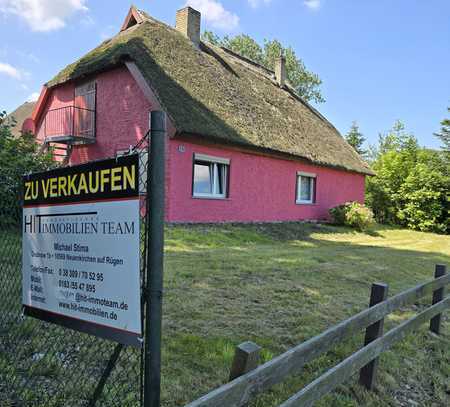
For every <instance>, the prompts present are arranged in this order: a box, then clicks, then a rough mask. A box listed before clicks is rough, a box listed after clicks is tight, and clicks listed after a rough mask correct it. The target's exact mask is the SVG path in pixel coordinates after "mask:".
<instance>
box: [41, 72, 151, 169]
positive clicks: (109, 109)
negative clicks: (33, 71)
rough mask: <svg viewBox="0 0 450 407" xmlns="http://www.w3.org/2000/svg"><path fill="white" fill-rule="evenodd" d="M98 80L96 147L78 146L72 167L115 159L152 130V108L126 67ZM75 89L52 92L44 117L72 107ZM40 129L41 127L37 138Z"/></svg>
mask: <svg viewBox="0 0 450 407" xmlns="http://www.w3.org/2000/svg"><path fill="white" fill-rule="evenodd" d="M95 79H96V82H97V107H96V143H95V144H92V145H89V146H76V147H75V148H74V150H73V152H72V155H71V159H70V163H71V164H77V163H80V162H85V161H88V160H96V159H100V158H106V157H112V156H114V155H115V154H116V152H117V151H119V150H126V149H128V148H129V146H130V145H133V146H134V145H135V144H136V143H137V141H138V140H140V139H141V138H142V137H143V136H144V135H145V133H146V132H147V130H148V127H149V125H148V121H149V119H148V114H149V113H148V112H149V111H150V110H151V109H152V106H151V105H150V103H149V102H148V101H147V99H146V98H145V96H144V94H143V93H142V92H141V90H140V89H139V87H138V85H137V83H136V82H135V80H134V79H133V77H132V76H131V75H130V73H129V72H128V70H127V68H126V67H120V68H117V69H113V70H111V71H108V72H105V73H101V74H99V75H97V76H96V77H95ZM74 89H75V87H74V84H73V83H70V82H69V83H66V84H64V85H62V86H59V87H57V88H55V89H52V90H51V93H50V96H49V99H48V101H47V103H46V107H45V110H44V115H45V112H46V111H48V110H49V109H57V108H60V107H65V106H72V105H73V103H74ZM44 115H43V116H44ZM43 116H42V117H43ZM39 126H40V123H39V125H38V127H37V134H39Z"/></svg>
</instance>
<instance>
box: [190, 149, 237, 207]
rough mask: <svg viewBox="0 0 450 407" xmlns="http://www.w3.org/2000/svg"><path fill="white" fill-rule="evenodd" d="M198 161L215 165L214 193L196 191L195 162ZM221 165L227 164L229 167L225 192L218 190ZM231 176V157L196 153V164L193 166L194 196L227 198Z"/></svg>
mask: <svg viewBox="0 0 450 407" xmlns="http://www.w3.org/2000/svg"><path fill="white" fill-rule="evenodd" d="M197 161H202V162H207V163H211V164H213V165H214V167H213V168H214V169H213V171H214V174H213V183H212V189H213V191H212V193H206V192H195V185H194V182H195V163H196V162H197ZM219 165H225V166H226V167H227V170H226V176H225V180H223V181H224V182H223V187H224V192H223V193H222V194H221V193H219V192H217V191H218V188H219V168H218V166H219ZM229 176H230V159H228V158H222V157H215V156H211V155H206V154H198V153H195V154H194V165H193V166H192V196H193V197H194V198H207V199H226V198H227V196H228V185H229V182H228V181H229Z"/></svg>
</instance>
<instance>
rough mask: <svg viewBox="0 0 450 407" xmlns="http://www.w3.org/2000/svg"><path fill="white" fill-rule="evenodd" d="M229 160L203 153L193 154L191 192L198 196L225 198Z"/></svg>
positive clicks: (226, 194)
mask: <svg viewBox="0 0 450 407" xmlns="http://www.w3.org/2000/svg"><path fill="white" fill-rule="evenodd" d="M229 167H230V160H228V159H226V158H219V157H212V156H208V155H204V154H195V155H194V173H193V181H192V194H193V196H194V197H200V198H218V199H220V198H226V197H227V196H228V174H229Z"/></svg>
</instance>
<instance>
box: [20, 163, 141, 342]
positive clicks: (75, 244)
mask: <svg viewBox="0 0 450 407" xmlns="http://www.w3.org/2000/svg"><path fill="white" fill-rule="evenodd" d="M23 188H24V204H23V262H22V273H23V281H22V289H23V291H22V292H23V306H24V312H25V314H26V315H29V316H33V317H36V318H40V319H43V320H45V321H48V322H53V323H57V324H60V325H63V326H65V327H68V328H72V329H76V330H79V331H82V332H87V333H90V334H93V335H97V336H101V337H104V338H108V339H112V340H115V341H117V342H120V343H123V344H127V345H133V346H141V343H142V341H141V336H142V335H141V334H142V332H141V300H140V273H139V257H140V256H139V251H140V249H139V234H140V233H139V232H140V231H139V158H138V156H137V155H130V156H124V157H120V158H117V159H111V160H103V161H97V162H93V163H88V164H84V165H79V166H74V167H67V168H60V169H55V170H52V171H48V172H44V173H36V174H30V175H29V176H25V177H24V179H23Z"/></svg>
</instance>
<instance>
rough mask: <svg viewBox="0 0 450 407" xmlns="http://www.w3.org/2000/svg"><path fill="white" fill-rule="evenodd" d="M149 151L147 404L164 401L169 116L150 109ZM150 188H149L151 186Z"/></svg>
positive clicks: (145, 387) (145, 400)
mask: <svg viewBox="0 0 450 407" xmlns="http://www.w3.org/2000/svg"><path fill="white" fill-rule="evenodd" d="M150 122H151V126H150V132H151V133H150V143H151V144H150V152H149V161H148V165H150V166H151V171H150V173H149V177H148V178H147V199H148V200H149V205H147V208H148V209H149V210H150V213H147V214H146V216H148V217H149V222H150V223H149V224H150V228H149V229H150V231H149V233H150V235H149V237H148V243H147V244H148V247H147V286H146V293H147V296H148V297H147V303H146V307H145V343H144V357H145V371H144V406H145V407H159V406H160V404H161V325H162V295H163V292H162V290H163V259H164V195H165V156H166V150H165V141H166V116H165V113H164V112H159V111H154V112H151V119H150ZM148 187H150V188H148Z"/></svg>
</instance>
